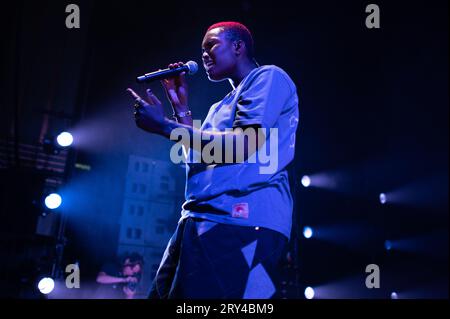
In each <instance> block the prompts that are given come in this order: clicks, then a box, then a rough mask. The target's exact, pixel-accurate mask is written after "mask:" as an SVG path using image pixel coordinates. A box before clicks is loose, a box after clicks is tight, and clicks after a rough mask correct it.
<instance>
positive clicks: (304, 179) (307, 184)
mask: <svg viewBox="0 0 450 319" xmlns="http://www.w3.org/2000/svg"><path fill="white" fill-rule="evenodd" d="M301 183H302V185H303V187H306V188H307V187H310V186H311V177H309V176H308V175H304V176H303V177H302V179H301ZM379 200H380V203H381V204H382V205H384V204H386V203H387V196H386V194H385V193H380V195H379Z"/></svg>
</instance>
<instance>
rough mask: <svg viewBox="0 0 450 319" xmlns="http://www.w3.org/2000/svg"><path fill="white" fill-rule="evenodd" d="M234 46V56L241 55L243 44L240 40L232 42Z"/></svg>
mask: <svg viewBox="0 0 450 319" xmlns="http://www.w3.org/2000/svg"><path fill="white" fill-rule="evenodd" d="M233 46H234V52H235V53H236V55H241V54H242V52H243V49H244V48H245V43H244V41H242V40H237V41H234V42H233Z"/></svg>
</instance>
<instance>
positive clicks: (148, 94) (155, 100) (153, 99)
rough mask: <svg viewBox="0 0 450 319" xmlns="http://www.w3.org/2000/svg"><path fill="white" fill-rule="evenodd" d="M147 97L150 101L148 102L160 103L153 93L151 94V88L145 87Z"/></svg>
mask: <svg viewBox="0 0 450 319" xmlns="http://www.w3.org/2000/svg"><path fill="white" fill-rule="evenodd" d="M147 98H148V100H149V102H150V104H153V105H155V104H162V103H161V101H160V100H159V99H158V98H157V97H156V95H155V94H153V92H152V90H150V89H147Z"/></svg>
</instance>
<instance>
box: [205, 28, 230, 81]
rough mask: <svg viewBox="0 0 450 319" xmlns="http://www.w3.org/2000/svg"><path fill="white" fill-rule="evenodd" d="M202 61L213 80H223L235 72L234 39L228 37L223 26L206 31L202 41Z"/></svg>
mask: <svg viewBox="0 0 450 319" xmlns="http://www.w3.org/2000/svg"><path fill="white" fill-rule="evenodd" d="M202 61H203V67H204V68H205V70H206V74H207V75H208V78H209V79H210V80H211V81H222V80H225V79H227V78H229V77H230V76H231V75H232V74H233V70H234V69H235V66H236V62H237V61H236V55H235V54H234V50H233V43H232V41H230V40H228V39H226V37H225V32H224V31H223V28H220V27H219V28H214V29H211V30H209V31H208V32H206V34H205V36H204V38H203V42H202Z"/></svg>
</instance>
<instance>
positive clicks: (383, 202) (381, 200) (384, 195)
mask: <svg viewBox="0 0 450 319" xmlns="http://www.w3.org/2000/svg"><path fill="white" fill-rule="evenodd" d="M386 201H387V198H386V194H385V193H381V194H380V203H381V204H383V205H384V204H386Z"/></svg>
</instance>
